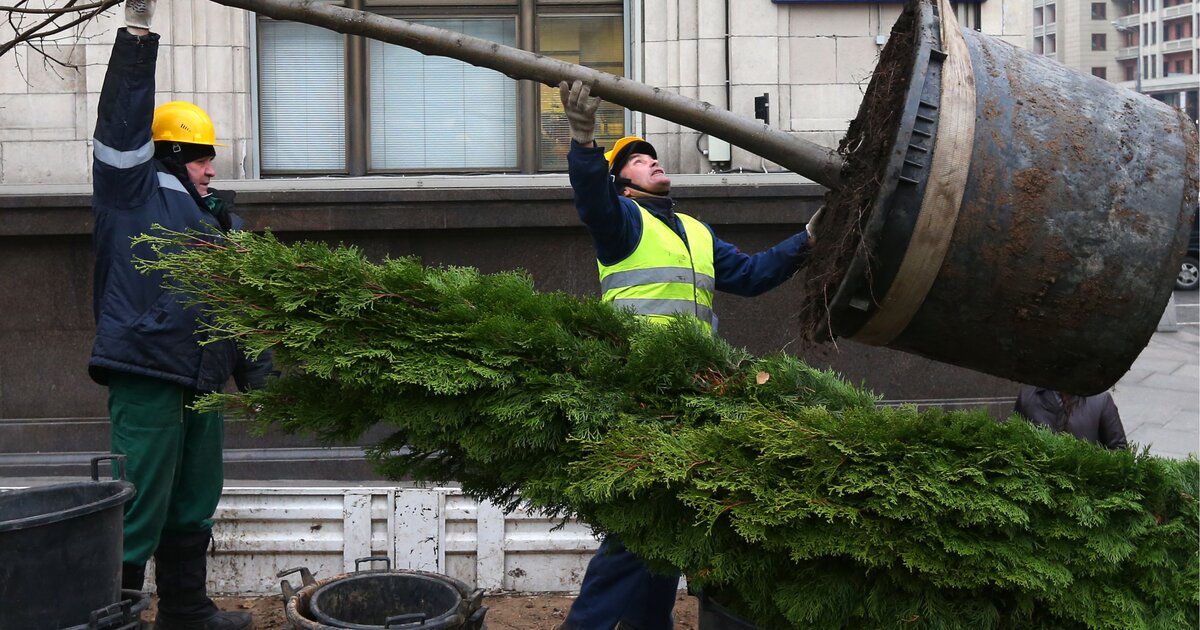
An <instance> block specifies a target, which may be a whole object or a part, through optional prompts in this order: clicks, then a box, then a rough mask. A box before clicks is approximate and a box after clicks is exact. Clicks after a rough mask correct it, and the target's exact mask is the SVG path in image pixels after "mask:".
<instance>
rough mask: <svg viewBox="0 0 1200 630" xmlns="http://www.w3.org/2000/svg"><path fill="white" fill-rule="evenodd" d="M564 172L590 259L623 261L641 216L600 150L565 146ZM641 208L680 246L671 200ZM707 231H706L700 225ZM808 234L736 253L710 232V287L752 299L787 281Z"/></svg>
mask: <svg viewBox="0 0 1200 630" xmlns="http://www.w3.org/2000/svg"><path fill="white" fill-rule="evenodd" d="M567 173H568V175H569V176H570V179H571V188H572V189H574V191H575V210H576V211H577V212H578V213H579V220H580V221H582V222H583V224H584V225H585V226H587V228H588V231H589V232H590V233H591V235H592V243H593V244H594V245H595V247H596V258H597V259H598V260H599V261H600V262H601V263H603V264H605V265H612V264H615V263H618V262H620V261H621V260H624V259H625V257H626V256H629V255H630V254H631V253H633V250H634V249H636V248H637V244H638V242H639V241H640V240H641V238H642V216H641V213H640V212H639V211H638V207H637V204H635V203H634V202H633V201H632V200H630V199H627V198H625V197H622V196H619V195H618V194H617V192H618V191H617V190H616V188H615V187H614V186H613V183H612V180H611V179H610V178H609V175H608V162H607V161H605V159H604V148H603V147H599V146H597V147H583V146H579V145H577V144H575V142H574V141H572V142H571V150H570V151H569V152H568V153H567ZM639 201H642V205H643V206H644V207H645V208H646V209H647V210H648V211H649V212H650V213H651V214H653V215H654V216H655V217H657V218H658V219H660V220H662V221H663V222H664V223H666V224H667V225H668V226H670V227H671V229H672V230H674V231H675V233H677V234H679V235H680V238H682V239H684V242H686V239H687V237H686V235H685V234H684V233H683V231H682V228H681V227H680V225H679V221H678V219H677V218H676V217H675V215H674V212H673V211H672V210H671V205H672V203H671V202H667V203H655V202H654V200H653V199H649V200H642V199H639ZM705 227H706V228H708V230H709V232H712V227H711V226H709V225H708V224H705ZM809 249H810V247H809V243H808V233H807V232H804V231H801V232H799V233H797V234H793V235H792V236H790V237H788V238H786V239H784V240H783V242H781V243H779V244H778V245H775V246H774V247H772V248H771V249H768V250H766V251H764V252H759V253H757V254H753V255H750V254H745V253H742V251H741V250H739V249H738V248H737V247H736V246H734V245H733V244H731V243H727V242H725V241H723V240H721V239H720V238H718V237H717V236H716V234H715V233H714V234H713V272H714V274H715V277H716V289H717V290H718V291H724V292H726V293H732V294H734V295H741V296H745V297H752V296H755V295H759V294H761V293H764V292H766V291H769V290H771V289H773V288H775V287H777V286H779V285H780V284H782V283H783V282H784V281H786V280H787V279H788V278H791V277H792V276H793V275H794V274H795V273H796V272H797V271H798V270H799V269H800V268H801V267H803V266H804V264H805V263H806V262H807V261H808V252H809Z"/></svg>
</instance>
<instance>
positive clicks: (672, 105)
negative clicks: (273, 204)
mask: <svg viewBox="0 0 1200 630" xmlns="http://www.w3.org/2000/svg"><path fill="white" fill-rule="evenodd" d="M77 1H78V0H66V3H65V4H64V5H63V6H62V7H59V8H54V9H30V8H26V7H25V6H24V5H25V0H21V2H18V3H17V5H16V6H15V7H12V8H11V10H10V11H9V14H8V16H9V17H8V19H9V23H10V24H12V25H13V30H14V31H16V32H17V35H16V37H14V38H13V39H12V40H11V41H9V42H7V43H4V44H0V56H2V55H4V53H6V52H8V51H9V50H12V49H13V47H15V46H16V45H17V44H19V43H21V42H30V43H32V42H33V41H35V40H39V39H44V38H45V37H47V36H49V35H52V34H56V33H59V32H62V31H63V30H65V29H67V28H71V27H73V26H75V25H77V24H80V23H82V22H85V21H87V20H90V19H92V18H93V17H95V16H96V15H98V14H99V13H101V12H103V11H105V10H107V9H108V8H110V7H112V6H113V5H115V4H117V3H118V0H102V1H100V2H92V3H89V4H84V5H76V4H75V3H76V2H77ZM214 2H217V3H218V4H223V5H225V6H229V7H234V8H238V9H244V10H246V11H251V12H254V13H257V14H259V15H264V16H267V17H271V18H274V19H278V20H289V21H293V22H302V23H305V24H312V25H314V26H320V27H323V28H327V29H330V30H333V31H337V32H339V33H343V34H346V35H358V36H362V37H367V38H370V39H375V40H379V41H382V42H386V43H389V44H396V45H398V46H403V47H405V48H411V49H413V50H416V51H417V52H420V53H424V54H426V55H435V56H442V57H450V58H453V59H458V60H460V61H463V62H466V63H469V64H472V65H475V66H480V67H484V68H490V69H492V70H496V71H498V72H502V73H504V74H505V75H507V76H509V77H512V78H514V79H527V80H530V81H536V82H538V83H543V84H545V85H549V86H551V87H556V86H557V85H558V84H559V82H561V81H575V80H583V81H588V82H591V83H592V94H594V95H596V96H599V97H601V98H603V99H604V100H606V101H609V102H612V103H616V104H617V105H622V106H624V107H627V108H629V109H632V110H636V111H640V112H645V113H647V114H650V115H652V116H657V117H659V118H663V119H665V120H669V121H671V122H674V123H678V124H680V125H683V126H685V127H688V128H691V129H695V130H696V131H700V132H703V133H706V134H709V135H711V136H715V137H717V138H721V139H724V140H727V141H729V142H730V143H732V144H735V145H737V146H739V147H742V148H744V149H746V150H747V151H750V152H752V153H755V154H756V155H760V156H762V157H764V158H766V159H768V160H771V161H773V162H775V163H777V164H780V165H782V166H784V167H786V168H788V169H790V170H792V171H794V172H796V173H799V174H801V175H804V176H806V177H808V178H809V179H811V180H813V181H815V182H818V183H820V184H824V185H825V186H828V187H831V188H832V187H836V186H837V185H838V183H839V175H840V173H841V169H842V165H843V162H842V159H841V157H840V156H839V155H838V154H837V153H836V152H835V151H834V150H832V149H829V148H826V147H823V146H820V145H818V144H815V143H812V142H808V141H806V140H802V139H800V138H797V137H795V136H792V135H790V134H788V133H787V132H784V131H781V130H779V129H775V128H773V127H771V126H769V125H766V124H764V123H762V122H759V121H757V120H752V119H747V118H743V117H741V116H738V115H735V114H733V113H731V112H729V111H726V110H724V109H721V108H718V107H714V106H713V105H711V104H709V103H705V102H701V101H697V100H694V99H690V98H686V97H684V96H680V95H678V94H675V93H672V92H668V91H666V90H663V89H660V88H656V87H651V86H648V85H645V84H642V83H638V82H637V81H631V80H629V79H626V78H624V77H618V76H615V75H611V74H608V73H605V72H599V71H596V70H592V69H590V68H585V67H583V66H578V65H575V64H572V63H567V62H565V61H559V60H557V59H551V58H548V57H544V56H542V55H537V54H534V53H531V52H528V51H524V50H519V49H516V48H512V47H509V46H503V45H501V44H497V43H495V42H489V41H487V40H483V39H478V38H475V37H470V36H468V35H463V34H461V33H455V32H453V31H447V30H443V29H440V28H435V27H432V26H425V25H421V24H413V23H412V22H406V21H404V20H398V19H395V18H390V17H385V16H382V15H377V14H374V13H367V12H364V11H356V10H353V9H347V8H344V7H338V6H334V5H332V4H328V3H325V2H320V1H315V0H214ZM35 14H49V15H50V17H48V18H47V19H45V20H43V21H41V22H39V23H37V24H36V25H35V26H33V27H31V28H27V29H22V28H21V27H20V26H21V25H19V24H15V23H13V16H15V15H19V16H24V15H35ZM68 15H76V16H78V17H77V18H76V19H74V20H71V21H69V22H68V23H66V24H59V23H58V21H59V20H60V19H62V18H63V17H64V16H68ZM39 52H41V51H40V50H39ZM42 54H45V53H44V52H43V53H42ZM60 63H61V62H60ZM64 65H65V64H64Z"/></svg>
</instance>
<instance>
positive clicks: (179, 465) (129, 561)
mask: <svg viewBox="0 0 1200 630" xmlns="http://www.w3.org/2000/svg"><path fill="white" fill-rule="evenodd" d="M154 7H155V0H126V1H125V24H126V26H125V28H122V29H119V30H118V31H117V36H116V42H115V43H114V44H113V49H112V55H111V57H110V59H109V64H108V69H107V71H106V75H105V78H104V85H103V88H102V89H101V92H100V102H99V107H98V119H97V121H96V132H95V136H94V138H93V145H92V146H93V154H94V157H95V160H94V162H93V169H92V210H93V213H94V217H95V225H94V231H93V243H94V246H95V253H96V260H95V273H94V286H93V308H94V312H95V318H96V337H95V340H94V342H93V344H92V356H91V359H90V360H89V362H88V373H89V375H90V376H91V377H92V379H93V380H95V381H96V382H97V383H99V384H101V385H104V386H106V387H107V388H108V410H109V417H110V420H111V446H112V451H113V452H114V453H119V454H122V455H124V456H125V471H126V476H127V478H128V479H129V480H130V481H131V482H133V484H134V486H135V488H136V490H137V492H136V493H135V494H134V497H133V499H131V500H130V501H129V502H128V503H127V504H126V505H125V517H124V550H123V553H124V556H123V557H122V575H121V585H122V588H126V589H135V590H142V588H143V586H144V584H145V571H146V563H147V561H148V560H149V559H150V558H151V557H153V558H154V561H155V583H156V584H157V588H158V616H157V619H156V624H155V628H157V629H158V630H182V629H186V630H244V629H246V628H249V627H251V626H252V620H251V618H250V615H248V614H246V613H244V612H222V611H220V610H218V609H217V607H216V605H215V604H214V603H213V601H212V600H211V599H210V598H209V597H208V593H207V582H208V579H207V576H208V567H207V555H206V554H207V551H208V547H209V543H210V541H211V539H212V516H213V513H214V511H215V510H216V507H217V501H218V499H219V498H220V496H221V487H222V486H223V484H224V474H223V470H222V448H223V442H224V438H223V432H224V418H223V417H222V414H221V413H220V412H198V411H196V410H195V409H193V408H192V403H193V402H195V400H196V398H197V397H199V396H201V395H203V394H205V393H208V392H215V391H220V390H223V389H224V388H225V385H226V382H227V381H229V380H230V378H231V377H232V378H233V380H234V381H236V382H237V385H238V386H239V387H242V388H245V387H251V386H261V385H263V384H264V382H265V379H266V377H267V374H268V373H269V372H270V371H271V363H270V357H269V355H262V356H259V357H257V358H255V359H251V358H249V357H247V356H246V355H245V354H244V353H243V352H242V350H241V348H240V347H239V346H238V345H237V344H236V343H235V342H233V341H231V340H217V339H211V338H210V335H209V332H208V328H207V327H206V325H205V324H206V316H205V314H204V313H203V311H202V310H201V309H200V308H199V307H198V306H190V305H189V301H188V299H187V296H180V295H177V294H175V293H173V292H172V291H169V290H167V289H165V288H164V285H165V280H164V278H163V277H162V275H161V274H158V273H156V274H150V275H145V274H142V273H140V272H139V271H138V270H137V269H136V268H135V266H134V260H135V258H141V257H146V256H152V255H153V253H152V252H150V251H148V250H146V249H144V248H143V247H141V246H138V247H133V248H131V247H130V241H131V239H132V238H133V237H134V236H136V235H139V234H142V233H145V232H151V231H152V230H153V226H155V225H161V226H162V227H163V228H166V229H168V230H172V231H177V232H186V231H189V230H196V231H201V232H207V233H211V234H212V235H213V238H220V235H221V234H222V233H223V232H225V231H227V230H231V229H238V227H239V225H240V219H238V217H237V216H236V215H235V214H233V212H232V201H233V199H232V196H230V195H225V194H224V193H220V192H218V191H216V190H214V189H212V188H211V187H210V185H209V184H210V182H211V181H212V179H213V178H214V177H215V176H216V171H215V170H214V168H213V158H214V157H216V148H217V147H220V146H221V145H220V144H218V143H217V134H216V130H215V129H214V127H213V122H212V119H210V118H209V117H208V114H206V113H205V112H204V110H203V109H201V108H199V107H197V106H196V105H194V104H192V103H184V102H178V101H176V102H170V103H166V104H163V105H160V106H159V107H157V108H155V107H154V68H155V61H156V57H157V55H158V42H159V36H158V35H157V34H154V33H151V32H150V31H149V28H150V19H151V17H152V16H153V14H154Z"/></svg>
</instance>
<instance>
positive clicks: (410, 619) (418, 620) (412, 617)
mask: <svg viewBox="0 0 1200 630" xmlns="http://www.w3.org/2000/svg"><path fill="white" fill-rule="evenodd" d="M363 559H364V560H365V559H366V558H363ZM392 624H400V625H404V626H407V625H409V624H415V625H418V626H423V625H425V613H407V614H403V615H396V616H395V617H388V618H387V619H384V620H383V627H384V628H391V627H392Z"/></svg>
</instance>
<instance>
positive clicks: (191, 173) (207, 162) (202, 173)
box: [187, 157, 217, 197]
mask: <svg viewBox="0 0 1200 630" xmlns="http://www.w3.org/2000/svg"><path fill="white" fill-rule="evenodd" d="M187 172H188V179H190V180H191V181H192V185H193V186H195V187H196V192H198V193H200V196H201V197H203V196H205V195H207V194H208V182H209V180H211V179H212V178H214V177H216V176H217V172H216V171H215V170H213V159H212V158H211V157H202V158H200V159H199V160H192V161H191V162H188V163H187Z"/></svg>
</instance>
